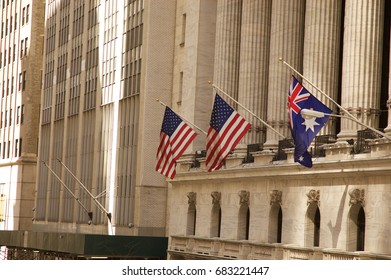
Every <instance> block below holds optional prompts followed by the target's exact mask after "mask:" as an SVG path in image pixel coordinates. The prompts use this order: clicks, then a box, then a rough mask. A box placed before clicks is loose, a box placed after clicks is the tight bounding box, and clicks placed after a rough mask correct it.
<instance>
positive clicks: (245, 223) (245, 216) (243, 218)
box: [238, 203, 250, 240]
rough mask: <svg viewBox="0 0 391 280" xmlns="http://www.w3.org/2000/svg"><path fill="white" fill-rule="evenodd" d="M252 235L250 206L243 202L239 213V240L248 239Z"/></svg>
mask: <svg viewBox="0 0 391 280" xmlns="http://www.w3.org/2000/svg"><path fill="white" fill-rule="evenodd" d="M249 237H250V208H249V206H248V204H247V203H243V204H242V205H241V206H240V209H239V215H238V240H248V239H249Z"/></svg>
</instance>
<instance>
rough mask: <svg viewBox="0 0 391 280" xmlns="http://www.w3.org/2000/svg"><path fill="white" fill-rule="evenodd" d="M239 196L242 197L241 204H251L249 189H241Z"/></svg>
mask: <svg viewBox="0 0 391 280" xmlns="http://www.w3.org/2000/svg"><path fill="white" fill-rule="evenodd" d="M238 195H239V197H240V201H239V203H240V205H243V204H247V205H248V204H250V192H249V191H240V192H239V193H238Z"/></svg>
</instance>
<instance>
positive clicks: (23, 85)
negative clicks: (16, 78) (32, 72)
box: [22, 71, 27, 90]
mask: <svg viewBox="0 0 391 280" xmlns="http://www.w3.org/2000/svg"><path fill="white" fill-rule="evenodd" d="M26 83H27V73H26V71H23V84H22V90H25V89H26Z"/></svg>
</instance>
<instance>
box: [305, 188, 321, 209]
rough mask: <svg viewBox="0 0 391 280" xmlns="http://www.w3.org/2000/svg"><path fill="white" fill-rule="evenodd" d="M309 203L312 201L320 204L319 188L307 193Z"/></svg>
mask: <svg viewBox="0 0 391 280" xmlns="http://www.w3.org/2000/svg"><path fill="white" fill-rule="evenodd" d="M306 195H307V198H308V199H307V205H310V204H311V203H316V204H317V205H318V206H319V204H320V191H319V190H317V191H316V190H310V191H309V192H308V193H307V194H306Z"/></svg>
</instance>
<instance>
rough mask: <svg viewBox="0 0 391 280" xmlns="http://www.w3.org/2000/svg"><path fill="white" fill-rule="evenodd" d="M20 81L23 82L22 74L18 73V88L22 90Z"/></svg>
mask: <svg viewBox="0 0 391 280" xmlns="http://www.w3.org/2000/svg"><path fill="white" fill-rule="evenodd" d="M22 83H23V74H22V73H19V87H18V90H19V91H20V90H22Z"/></svg>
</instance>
